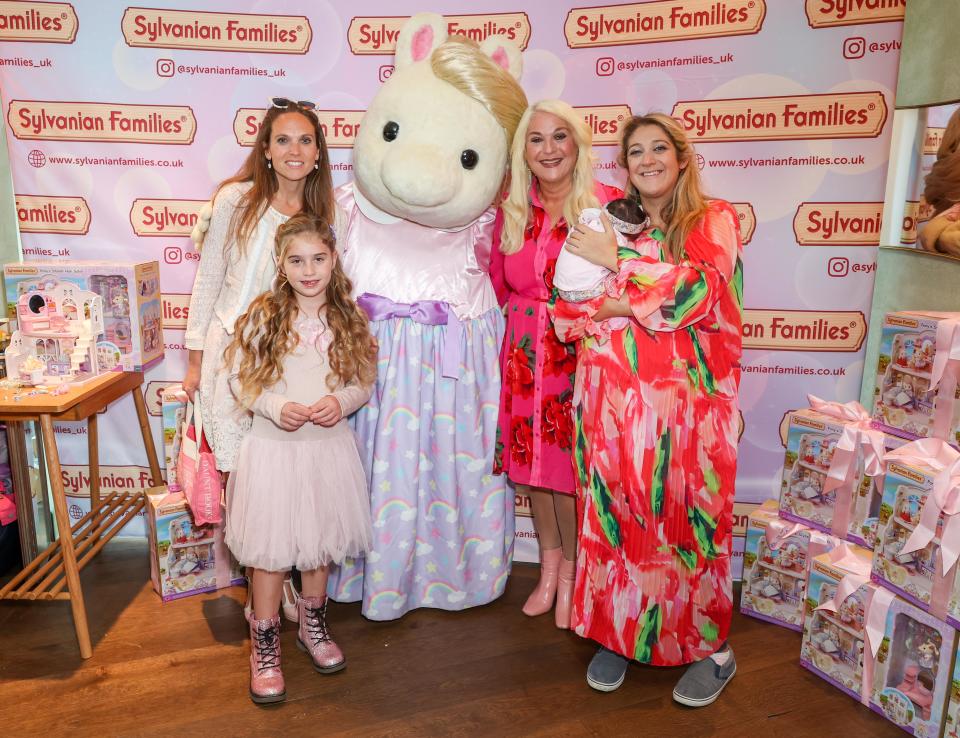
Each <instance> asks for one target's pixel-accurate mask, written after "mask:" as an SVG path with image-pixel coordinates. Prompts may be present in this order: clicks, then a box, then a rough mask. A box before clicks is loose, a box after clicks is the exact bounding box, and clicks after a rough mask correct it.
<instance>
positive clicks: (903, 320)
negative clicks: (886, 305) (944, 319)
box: [886, 315, 920, 328]
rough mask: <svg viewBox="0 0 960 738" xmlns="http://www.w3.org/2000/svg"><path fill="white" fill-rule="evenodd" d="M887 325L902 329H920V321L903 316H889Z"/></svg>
mask: <svg viewBox="0 0 960 738" xmlns="http://www.w3.org/2000/svg"><path fill="white" fill-rule="evenodd" d="M886 320H887V323H889V324H890V325H896V326H899V327H901V328H919V327H920V321H919V320H917V319H916V318H910V317H906V316H903V315H888V316H887V318H886Z"/></svg>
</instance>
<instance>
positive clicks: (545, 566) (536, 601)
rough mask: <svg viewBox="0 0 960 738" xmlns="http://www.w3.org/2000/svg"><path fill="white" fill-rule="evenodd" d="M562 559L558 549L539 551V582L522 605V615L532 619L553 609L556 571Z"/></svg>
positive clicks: (561, 551) (555, 592)
mask: <svg viewBox="0 0 960 738" xmlns="http://www.w3.org/2000/svg"><path fill="white" fill-rule="evenodd" d="M562 558H563V550H562V549H560V548H551V549H549V550H547V551H544V550H542V549H541V551H540V581H538V582H537V586H536V588H535V589H534V590H533V592H531V593H530V596H529V597H527V601H526V603H524V605H523V614H524V615H529V616H530V617H534V616H536V615H543V614H544V613H545V612H550V608H551V607H553V599H554V597H556V595H557V571H558V569H559V568H560V559H562Z"/></svg>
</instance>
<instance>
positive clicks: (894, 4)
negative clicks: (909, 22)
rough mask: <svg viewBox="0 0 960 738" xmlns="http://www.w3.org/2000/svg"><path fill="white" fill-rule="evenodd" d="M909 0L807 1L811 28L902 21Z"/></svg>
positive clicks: (808, 20) (808, 19)
mask: <svg viewBox="0 0 960 738" xmlns="http://www.w3.org/2000/svg"><path fill="white" fill-rule="evenodd" d="M906 5H907V0H806V11H807V22H808V23H809V24H810V26H811V28H829V27H831V26H852V25H859V24H861V23H888V22H890V21H902V20H903V13H904V10H905V8H906Z"/></svg>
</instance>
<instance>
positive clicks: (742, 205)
mask: <svg viewBox="0 0 960 738" xmlns="http://www.w3.org/2000/svg"><path fill="white" fill-rule="evenodd" d="M730 204H731V205H733V209H734V210H736V211H737V220H739V221H740V240H741V241H742V242H743V245H744V246H746V245H747V244H748V243H750V239H751V238H753V232H754V231H755V230H756V228H757V214H756V213H754V212H753V205H751V204H750V203H748V202H732V203H730Z"/></svg>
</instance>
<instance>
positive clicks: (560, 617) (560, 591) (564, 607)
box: [554, 559, 577, 630]
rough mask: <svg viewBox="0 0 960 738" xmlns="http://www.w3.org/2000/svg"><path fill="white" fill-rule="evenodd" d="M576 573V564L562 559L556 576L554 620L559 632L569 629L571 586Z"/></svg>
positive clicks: (571, 599) (571, 598)
mask: <svg viewBox="0 0 960 738" xmlns="http://www.w3.org/2000/svg"><path fill="white" fill-rule="evenodd" d="M576 573H577V562H576V561H567V560H566V559H563V561H561V562H560V573H559V574H558V575H557V609H556V610H555V611H554V618H555V622H556V624H557V627H558V628H560V629H561V630H569V629H570V604H571V603H572V602H573V584H574V580H575V577H576Z"/></svg>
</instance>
